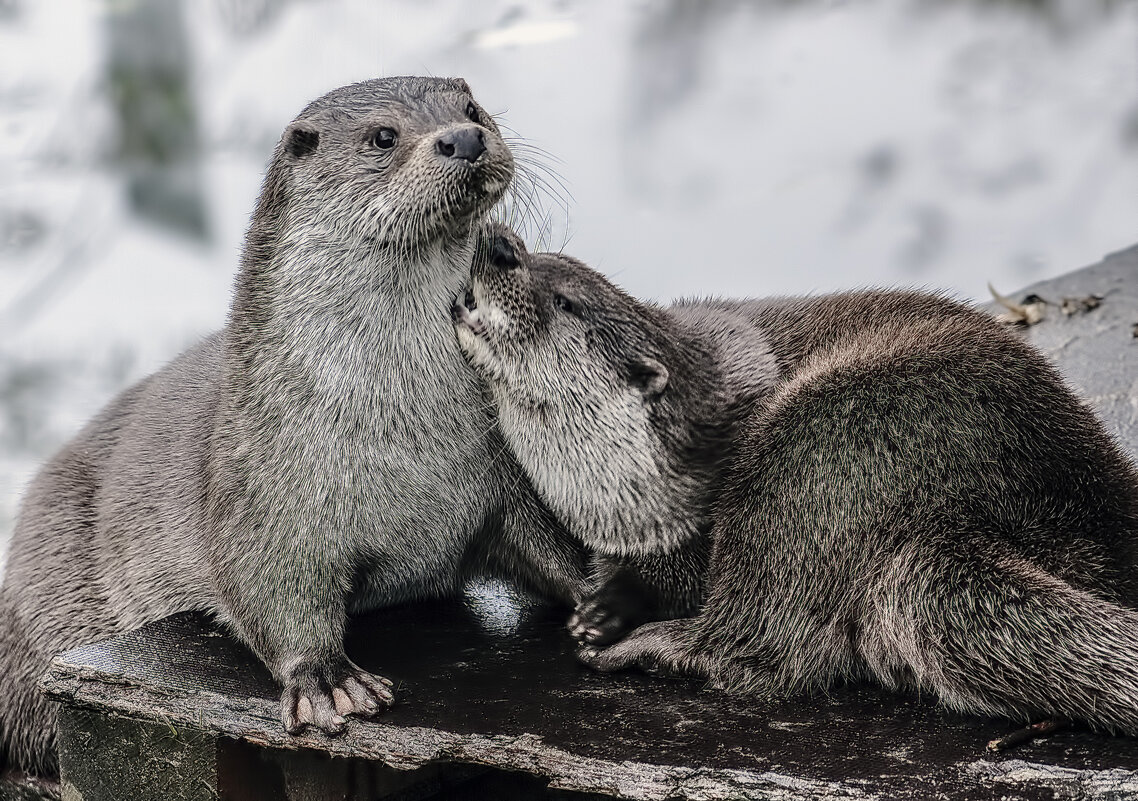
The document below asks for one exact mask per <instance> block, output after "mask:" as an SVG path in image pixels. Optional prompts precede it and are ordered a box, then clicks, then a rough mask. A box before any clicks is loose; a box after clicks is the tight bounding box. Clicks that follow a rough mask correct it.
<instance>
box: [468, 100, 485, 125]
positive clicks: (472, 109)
mask: <svg viewBox="0 0 1138 801" xmlns="http://www.w3.org/2000/svg"><path fill="white" fill-rule="evenodd" d="M466 118H467V119H468V120H470V121H471V122H478V123H481V122H482V119H481V118H480V117H479V116H478V106H476V105H474V104H473V103H467V104H466Z"/></svg>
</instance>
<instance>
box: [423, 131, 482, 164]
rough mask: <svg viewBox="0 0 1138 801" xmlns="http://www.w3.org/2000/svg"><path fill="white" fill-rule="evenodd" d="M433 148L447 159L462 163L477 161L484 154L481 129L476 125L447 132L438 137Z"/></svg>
mask: <svg viewBox="0 0 1138 801" xmlns="http://www.w3.org/2000/svg"><path fill="white" fill-rule="evenodd" d="M435 148H436V149H438V151H439V153H440V154H442V155H443V156H446V157H447V158H448V159H463V160H464V161H477V160H478V157H479V156H481V155H482V154H483V153H485V152H486V145H485V144H483V143H482V129H481V128H479V127H478V126H476V125H469V126H467V127H465V128H456V129H454V130H452V131H447V132H446V133H445V134H443V135H442V136H440V137H439V140H438V141H437V142H436V143H435Z"/></svg>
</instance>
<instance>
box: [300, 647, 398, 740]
mask: <svg viewBox="0 0 1138 801" xmlns="http://www.w3.org/2000/svg"><path fill="white" fill-rule="evenodd" d="M393 703H395V695H394V694H393V693H392V691H391V682H390V681H389V680H388V679H385V678H383V677H382V676H375V675H372V674H371V673H368V672H367V671H365V670H363V669H361V668H359V667H358V666H356V665H355V664H353V663H352V662H351V660H349V659H347V658H346V657H343V658H341V659H340V660H338V661H337V662H336V663H333V664H330V665H316V666H305V667H301V668H298V669H296V670H294V671H293V672H292V675H291V676H290V678H289V679H288V680H287V681H286V682H285V688H284V692H283V693H282V694H281V722H282V723H283V724H284V727H285V731H287V732H288V733H289V734H299V733H300V732H301V731H303V730H304V728H305V726H315V727H316V728H318V729H320V730H322V731H323V732H324V733H325V734H340V733H341V732H342V731H343V730H344V725H345V722H346V721H345V720H344V718H345V717H347V716H348V715H356V716H357V717H361V718H370V717H374V716H375V715H376V714H377V713H379V711H380V710H382V709H385V708H387V707H389V706H391V705H392V704H393Z"/></svg>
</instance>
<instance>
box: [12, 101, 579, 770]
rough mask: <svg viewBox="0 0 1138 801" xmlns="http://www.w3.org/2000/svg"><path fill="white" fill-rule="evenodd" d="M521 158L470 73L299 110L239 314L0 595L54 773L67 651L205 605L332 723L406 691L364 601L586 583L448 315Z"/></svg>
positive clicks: (137, 398) (37, 763)
mask: <svg viewBox="0 0 1138 801" xmlns="http://www.w3.org/2000/svg"><path fill="white" fill-rule="evenodd" d="M513 176H514V160H513V158H512V156H511V154H510V152H509V150H508V149H507V147H506V146H505V144H504V143H503V141H502V139H501V137H500V136H499V134H498V129H497V127H496V125H495V123H494V121H493V119H492V118H491V117H490V116H489V115H488V114H487V113H486V112H485V111H484V110H483V109H482V108H481V107H480V106H479V105H478V104H477V103H476V102H475V101H474V99H473V97H472V96H471V92H470V88H469V87H468V86H467V84H466V82H465V81H462V80H461V79H434V78H391V79H379V80H372V81H365V82H363V83H359V84H354V85H351V86H347V87H343V88H340V89H337V90H335V91H333V92H331V93H329V94H327V95H325V96H324V97H322V98H320V99H318V100H316V101H314V102H313V103H312V104H310V105H309V106H308V107H307V108H305V109H304V111H303V112H302V113H301V114H300V115H299V116H298V117H297V118H296V120H294V121H293V122H292V123H291V124H290V125H289V127H288V128H287V129H286V131H285V133H284V135H283V136H282V138H281V141H280V144H279V145H278V146H277V148H276V151H275V153H274V154H273V157H272V160H271V163H270V165H269V167H268V170H267V173H266V176H265V180H264V185H263V188H262V191H261V195H260V198H259V200H258V201H257V206H256V209H255V211H254V214H253V217H252V221H251V224H250V227H249V231H248V235H247V239H246V243H245V249H244V253H243V256H242V260H241V270H240V273H239V275H238V278H237V284H236V291H235V295H234V299H233V303H232V308H231V314H230V317H229V321H228V324H227V325H226V327H225V328H224V329H223V330H222V331H220V332H219V333H217V334H214V335H213V336H210V337H208V338H207V339H205V340H204V341H203V342H202V343H201V344H199V345H197V346H196V347H194V348H192V349H191V350H189V351H188V352H187V353H185V354H184V355H182V356H181V357H179V358H178V359H176V360H174V361H173V362H172V363H171V364H169V365H168V366H166V367H165V368H163V369H161V370H160V371H159V372H157V373H155V374H154V375H152V376H150V377H148V378H146V379H143V380H142V381H140V382H139V383H138V384H136V385H134V386H133V387H131V388H129V389H127V390H126V391H125V392H123V393H122V394H121V395H119V396H118V397H117V398H116V399H115V400H113V401H112V402H111V403H110V405H109V406H108V407H107V408H106V409H105V410H103V412H102V413H101V414H99V415H98V416H97V417H96V418H95V419H94V420H93V421H92V422H91V423H90V424H88V425H87V427H86V428H84V429H83V430H82V431H81V432H80V433H79V434H78V435H77V436H76V438H75V439H74V440H73V441H72V442H71V443H70V444H68V445H67V446H66V447H64V448H63V450H62V451H60V453H58V454H57V455H56V456H55V457H53V458H52V459H51V460H50V461H49V462H48V463H47V464H46V466H45V467H44V468H43V469H42V471H41V472H40V473H39V475H38V477H36V478H35V480H34V481H33V483H32V485H31V486H30V488H29V490H28V492H27V494H26V496H25V498H24V501H23V505H22V508H21V511H20V514H19V518H18V522H17V524H16V529H15V533H14V537H13V540H12V543H11V550H10V554H9V557H8V565H7V572H6V575H5V579H4V584H3V589H2V596H0V745H2V748H3V750H4V751H6V753H7V758H8V761H9V762H10V763H12V764H15V765H17V766H19V767H21V768H23V769H24V770H27V771H31V772H33V773H38V774H41V775H51V774H53V773H55V772H56V765H57V763H56V756H55V753H54V738H55V711H54V705H53V704H51V703H49V702H48V701H47V700H46V699H45V698H43V697H42V696H41V695H40V694H39V693H38V692H37V690H36V688H35V683H36V680H37V678H38V677H39V676H40V675H41V674H43V672H44V671H45V670H46V669H47V667H48V663H49V661H50V660H51V658H52V657H53V655H55V654H57V653H58V652H60V651H62V650H64V649H66V648H69V647H73V646H76V645H79V644H82V643H86V642H90V641H93V640H97V639H100V638H104V637H107V636H110V635H113V634H116V633H119V632H122V631H124V630H127V629H131V628H134V627H137V626H139V625H141V624H143V623H146V622H149V621H154V620H157V619H159V618H162V617H164V616H166V615H169V614H171V613H174V612H179V611H183V610H202V611H205V612H207V613H211V614H212V615H214V616H216V618H217V619H218V620H220V621H222V622H223V623H225V624H226V625H227V626H228V628H229V629H230V630H231V631H233V632H234V633H235V634H237V635H238V636H239V637H240V638H241V639H242V640H244V641H245V642H246V643H248V644H249V645H250V646H251V647H252V648H253V650H254V651H255V652H256V653H257V655H258V656H259V657H260V658H261V659H262V660H264V662H265V663H266V664H267V665H268V666H269V668H270V669H271V670H272V672H273V675H274V676H275V677H276V678H277V679H278V680H279V681H280V682H281V683H282V684H283V686H284V692H283V695H282V720H283V723H284V725H285V727H286V728H287V729H289V730H290V731H297V730H299V729H300V728H302V727H303V726H305V725H315V726H318V727H319V728H321V729H324V730H325V731H328V732H330V733H334V732H336V731H338V730H340V729H341V728H342V727H343V725H344V719H343V718H344V715H347V714H356V715H361V716H369V715H372V714H375V713H376V712H377V711H379V710H380V709H381V708H383V707H384V706H386V705H387V704H388V703H390V702H391V700H392V695H391V691H390V689H389V687H388V684H389V683H388V682H386V680H384V679H380V678H378V677H375V676H371V675H370V674H368V673H366V672H364V671H363V670H361V669H360V668H358V667H357V666H355V665H354V664H352V663H351V662H350V661H349V660H348V658H347V657H346V656H345V654H344V649H343V632H344V626H345V619H346V615H347V613H348V612H349V611H353V610H361V609H366V608H374V607H377V606H382V605H387V604H393V603H397V602H402V601H406V600H410V599H414V598H421V597H425V596H437V595H442V594H446V593H452V592H455V591H456V590H457V589H458V588H459V587H460V586H461V585H462V583H463V582H464V581H465V580H466V578H468V577H470V576H471V575H473V574H478V573H487V572H489V573H494V574H497V575H503V576H505V577H507V578H511V579H514V580H516V581H518V582H520V583H521V584H523V585H526V586H527V587H529V588H531V589H533V590H536V591H538V592H541V593H543V594H545V595H547V596H551V597H554V598H558V599H561V600H563V601H573V600H576V598H577V597H578V595H579V585H580V583H581V582H583V577H582V574H581V570H582V568H581V565H580V561H581V560H580V557H579V555H578V548H577V547H576V546H574V545H573V544H571V541H570V540H569V538H567V537H565V536H564V532H563V530H562V529H561V528H560V527H559V526H558V525H557V524H556V522H555V521H554V520H552V518H551V516H550V515H549V513H548V512H547V511H546V510H545V508H544V507H543V506H542V505H541V503H540V501H538V499H537V498H536V496H535V495H534V493H533V491H532V489H530V487H529V485H528V483H527V482H526V481H525V478H524V476H523V475H522V474H521V473H520V471H519V469H518V466H517V465H516V463H514V462H513V460H512V459H510V457H509V454H508V452H505V451H506V449H505V446H504V444H503V443H502V441H501V437H500V434H499V433H498V432H497V430H496V429H495V419H494V414H493V409H492V408H491V406H490V405H489V404H488V403H487V400H486V397H485V392H484V388H483V386H482V384H481V382H480V381H479V380H478V377H477V376H476V375H474V374H473V372H472V371H471V370H470V368H469V366H468V365H467V364H466V362H465V360H464V359H463V357H462V354H461V353H460V352H459V350H458V347H457V345H456V343H455V341H454V333H453V329H452V327H451V321H450V318H449V314H448V309H449V306H450V303H451V301H452V299H453V297H454V294H455V293H456V292H457V291H458V290H459V289H460V288H461V287H462V286H463V285H464V283H465V282H466V281H467V280H468V277H469V269H470V262H471V258H472V254H473V251H474V236H475V231H476V229H477V227H478V226H479V225H481V224H482V222H483V220H484V218H485V215H486V214H487V213H488V212H489V211H490V209H491V207H492V206H493V205H494V203H495V202H497V201H498V199H499V198H501V197H502V194H503V193H504V192H505V191H506V190H507V188H508V186H509V184H510V181H511V180H512V179H513Z"/></svg>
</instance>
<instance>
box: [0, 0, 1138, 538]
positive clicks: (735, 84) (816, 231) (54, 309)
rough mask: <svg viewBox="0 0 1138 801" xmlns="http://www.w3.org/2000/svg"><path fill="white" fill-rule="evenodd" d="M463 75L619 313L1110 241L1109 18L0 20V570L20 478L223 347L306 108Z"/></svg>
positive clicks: (161, 4) (686, 2)
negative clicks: (540, 169)
mask: <svg viewBox="0 0 1138 801" xmlns="http://www.w3.org/2000/svg"><path fill="white" fill-rule="evenodd" d="M407 73H414V74H434V75H461V76H463V77H465V78H467V79H468V80H469V81H470V83H471V85H472V86H473V87H474V90H475V94H476V96H477V97H478V98H479V100H480V101H481V102H482V104H483V105H484V106H485V107H486V108H487V109H489V110H490V111H491V112H497V113H500V114H501V115H502V117H501V118H502V119H503V120H504V121H505V122H506V123H507V124H508V125H509V126H510V127H511V128H512V129H514V131H516V132H517V134H518V135H519V136H521V137H523V138H525V139H526V140H528V141H529V142H531V143H533V144H535V145H537V146H539V147H540V148H542V149H544V150H545V151H547V153H548V154H549V156H548V157H547V158H546V159H545V161H546V163H547V165H548V166H550V167H553V168H554V169H555V170H556V172H557V173H558V174H559V175H560V177H561V179H562V181H563V183H564V186H565V189H566V191H561V190H559V191H558V192H556V193H551V194H549V195H547V196H546V197H545V198H543V206H544V212H545V213H547V214H548V225H547V226H545V227H544V229H543V230H540V231H539V230H537V229H536V228H534V229H532V230H530V231H528V232H527V233H528V237H529V239H530V242H531V245H536V244H538V241H539V240H540V241H541V242H542V243H543V244H544V245H545V246H547V247H551V248H554V249H559V248H561V247H564V249H565V250H566V251H567V252H569V253H572V254H573V255H575V256H578V257H580V258H582V259H584V260H586V261H588V262H590V263H591V264H593V265H594V266H596V267H598V268H600V269H602V270H604V271H605V272H607V273H608V274H609V275H611V276H613V277H615V278H616V280H617V281H618V282H620V283H622V284H623V285H625V286H626V287H627V288H628V289H630V290H631V291H632V292H634V293H635V294H638V295H641V296H644V297H651V298H659V299H668V298H672V297H675V296H679V295H686V294H731V295H748V294H752V295H760V294H771V293H797V292H807V291H826V290H832V289H837V288H842V287H849V286H856V285H865V284H918V285H924V286H937V287H948V288H951V289H953V290H955V291H956V292H958V293H959V294H961V295H964V296H971V297H976V298H980V297H982V296H983V295H984V294H985V289H984V285H985V282H986V281H989V280H990V281H992V282H993V283H994V284H995V285H996V286H997V287H999V288H1001V289H1003V290H1004V291H1011V290H1013V289H1015V288H1017V287H1019V286H1022V285H1024V284H1026V283H1029V282H1031V281H1034V280H1037V279H1040V278H1045V277H1048V276H1051V275H1055V274H1057V273H1060V272H1065V271H1068V270H1071V269H1074V268H1076V267H1079V266H1082V265H1085V264H1088V263H1090V262H1093V261H1096V260H1098V259H1099V258H1101V257H1102V256H1103V255H1104V254H1105V253H1107V252H1109V251H1111V250H1117V249H1120V248H1122V247H1125V246H1127V245H1130V244H1133V243H1135V242H1138V2H1135V1H1134V0H859V1H858V2H852V0H851V1H850V2H840V1H839V0H752V1H751V2H746V1H745V0H703V2H697V0H653V1H651V2H650V1H649V0H640V1H639V2H601V0H591V2H590V1H586V0H548V1H546V2H532V3H518V2H509V1H508V0H489V1H487V2H478V3H470V2H466V0H384V1H383V2H368V1H365V0H326V1H325V2H318V1H317V0H193V1H192V2H191V0H185V2H179V0H104V1H99V0H52V2H38V1H37V0H0V186H2V192H0V542H2V541H3V539H4V538H5V537H6V535H7V534H8V532H9V530H10V528H11V523H12V517H13V515H14V513H15V508H16V503H17V499H18V496H19V493H20V491H21V488H22V487H23V485H24V483H25V482H26V480H27V479H28V477H29V476H30V475H31V472H32V471H33V470H34V468H35V466H36V465H37V464H38V463H39V462H40V461H42V460H43V458H44V457H45V456H46V455H47V454H48V453H50V451H51V450H53V449H54V448H56V447H58V445H59V444H61V443H62V442H63V441H64V440H65V439H66V438H67V437H69V436H70V435H71V434H73V433H74V432H75V431H76V430H77V428H78V427H79V426H80V425H81V424H82V422H83V421H84V420H85V419H86V418H88V417H89V416H90V415H91V414H93V413H94V412H95V411H96V410H97V409H98V408H99V407H100V406H102V405H103V404H104V403H105V402H106V401H107V400H108V399H109V398H110V396H111V395H112V394H113V393H114V392H116V391H117V390H118V389H120V388H121V387H122V386H124V385H125V384H126V383H127V382H129V381H132V380H134V379H136V378H138V377H140V376H142V375H144V374H146V373H148V372H150V371H152V370H153V369H155V368H156V367H157V366H159V365H160V364H161V363H162V362H163V361H165V360H166V359H168V358H170V357H171V356H172V355H173V354H175V353H176V352H177V351H178V350H180V349H181V348H183V347H184V346H185V345H187V344H188V343H189V342H191V341H193V340H194V339H195V338H196V337H198V336H200V335H201V334H202V333H204V332H206V331H208V330H209V329H212V328H215V327H217V326H219V325H221V324H222V323H223V321H224V318H225V313H226V305H227V302H228V296H229V288H230V282H231V279H232V275H233V272H234V270H235V267H236V264H237V258H238V254H239V250H240V243H241V237H242V234H243V229H244V226H245V223H246V221H247V219H248V215H249V212H250V210H251V208H252V204H253V200H254V198H255V195H256V192H257V190H258V185H259V180H260V173H261V170H262V168H263V166H264V163H265V161H266V159H267V158H268V155H269V153H270V151H271V149H272V147H273V145H274V143H275V142H276V140H277V138H278V136H279V134H280V131H281V130H282V129H283V127H284V126H285V124H287V122H288V121H289V120H290V119H291V118H292V117H293V116H294V115H295V114H296V113H297V112H298V111H299V110H300V108H301V107H302V106H303V105H304V104H305V103H306V102H307V101H309V100H311V99H313V98H314V97H316V96H318V95H320V94H322V93H323V92H325V91H327V90H328V89H331V88H333V87H335V86H338V85H341V84H344V83H349V82H351V81H355V80H361V79H364V78H368V77H373V76H379V75H393V74H407Z"/></svg>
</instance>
